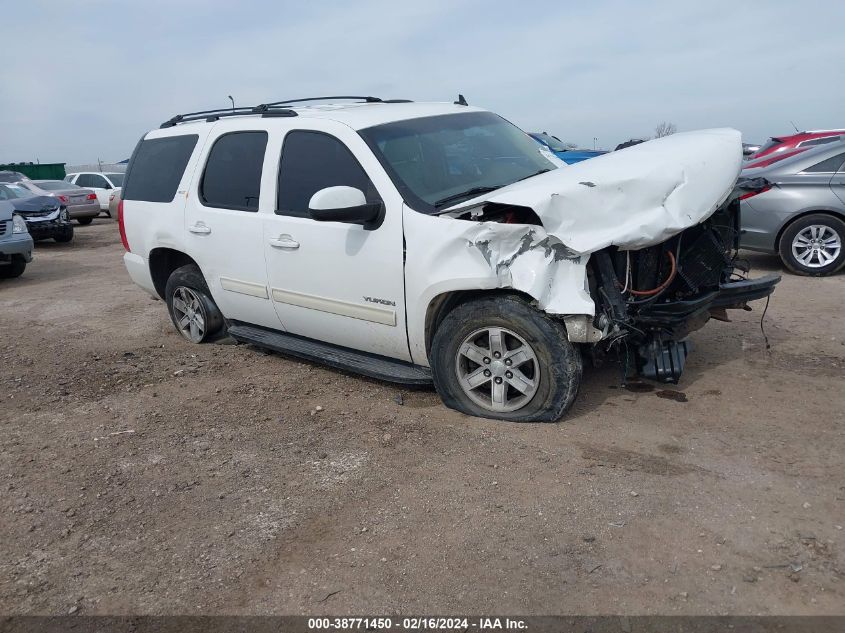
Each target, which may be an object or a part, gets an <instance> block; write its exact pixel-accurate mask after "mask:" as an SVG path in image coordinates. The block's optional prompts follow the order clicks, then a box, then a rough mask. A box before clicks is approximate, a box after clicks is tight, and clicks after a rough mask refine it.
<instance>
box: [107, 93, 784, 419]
mask: <svg viewBox="0 0 845 633" xmlns="http://www.w3.org/2000/svg"><path fill="white" fill-rule="evenodd" d="M338 99H341V98H338ZM342 99H349V98H348V97H344V98H342ZM741 161H742V150H741V145H740V135H739V132H737V131H735V130H707V131H702V132H698V133H683V134H675V135H672V136H669V137H667V138H662V139H658V140H654V141H650V142H648V143H643V144H642V145H639V146H636V147H631V148H628V149H626V150H625V151H621V152H613V153H609V154H606V155H604V156H599V157H598V158H595V159H592V160H589V161H585V162H582V163H579V164H576V165H571V166H568V167H560V166H559V165H557V164H556V163H553V162H552V161H551V160H550V159H549V158H547V157H545V156H544V155H543V154H542V153H541V152H538V151H537V148H536V145H535V142H534V141H533V140H531V139H530V138H528V137H527V136H526V135H525V134H524V133H523V132H522V131H521V130H519V129H518V128H516V127H515V126H513V125H512V124H510V123H508V122H507V121H505V120H504V119H502V118H500V117H498V116H497V115H495V114H493V113H492V112H488V111H485V110H482V109H479V108H474V107H469V106H466V105H461V104H460V103H459V104H455V105H453V104H444V103H411V102H402V103H396V102H394V103H384V102H381V101H380V100H378V99H375V98H373V97H368V98H366V103H358V102H356V103H354V104H353V105H352V106H351V107H350V106H345V105H340V104H338V105H336V106H333V107H331V108H325V107H323V106H307V107H294V106H293V105H292V103H291V102H281V103H279V104H268V105H262V106H258V107H256V108H254V109H253V108H242V109H235V110H225V111H224V110H221V111H219V112H212V113H208V112H205V113H201V114H193V115H178V116H176V117H174V118H172V119H170V120H168V121H166V122H165V123H164V124H162V126H161V129H157V130H153V131H151V132H149V133H147V134H145V135H144V136H143V138H142V139H141V141H140V142H139V144H138V146H137V147H136V149H135V151H134V153H133V155H132V158H131V160H130V164H129V169H128V172H127V176H126V182H125V186H124V189H123V192H122V194H123V200H122V201H121V203H120V205H119V211H118V218H119V220H118V223H119V229H120V234H121V239H122V241H123V245H124V247H125V248H126V253H125V255H124V262H125V264H126V268H127V270H128V272H129V274H130V276H131V278H132V279H133V280H134V281H135V282H136V283H137V284H138V285H139V286H141V287H142V288H143V289H144V290H146V291H147V292H149V293H150V294H152V295H153V296H156V297H160V298H162V299H164V300H165V302H166V305H167V309H168V311H169V313H170V317H171V319H172V321H173V324H174V326H175V328H176V330H177V331H178V332H179V333H180V334H181V335H182V336H183V337H184V338H185V339H187V340H188V341H191V342H193V343H203V342H205V341H209V340H212V339H214V338H215V337H218V336H221V335H222V334H223V333H224V332H228V334H229V335H230V336H232V337H233V338H234V339H236V340H237V341H241V342H249V343H253V344H255V345H259V346H263V347H267V348H270V349H273V350H277V351H280V352H283V353H286V354H289V355H293V356H298V357H304V358H309V359H313V360H318V361H321V362H323V363H326V364H328V365H331V366H335V367H341V368H344V369H347V370H351V371H356V372H359V373H362V374H365V375H368V376H371V377H376V378H379V379H384V380H389V381H394V382H399V383H406V384H427V383H430V382H432V381H433V383H434V385H435V386H436V388H437V391H438V393H439V394H440V395H441V397H442V399H443V401H444V403H445V404H446V405H447V406H449V407H452V408H455V409H457V410H459V411H462V412H464V413H467V414H470V415H478V416H486V417H492V418H498V419H504V420H514V421H553V420H558V419H559V418H560V417H561V416H562V415H563V414H564V412H565V411H566V410H567V409H568V408H569V407H570V406H571V405H572V403H573V401H574V400H575V397H576V394H577V393H578V387H579V383H580V379H581V367H582V361H581V353H582V352H581V350H582V349H583V350H585V352H588V353H590V354H591V355H592V354H596V355H601V354H602V353H607V352H611V353H615V352H616V351H617V350H620V349H621V350H623V351H620V356H624V357H626V358H628V359H629V362H628V363H626V366H625V369H626V371H627V372H628V373H629V375H633V374H636V373H638V374H640V375H643V376H646V377H650V378H653V379H656V380H659V381H662V382H675V381H677V380H678V379H679V377H680V373H681V370H682V368H683V365H684V361H685V358H686V355H687V351H688V347H687V343H686V342H685V340H684V339H685V338H686V336H687V335H688V333H689V332H690V331H693V330H695V329H697V328H699V327H701V326H703V325H704V323H705V322H706V321H707V320H708V318H709V315H710V310H717V311H718V312H721V310H722V309H723V308H739V307H745V306H746V304H747V302H748V301H751V300H754V299H759V298H761V297H765V296H767V295H768V294H770V293H771V292H772V290H773V288H774V285H775V284H776V283H777V282H778V281H779V279H780V278H779V277H778V276H776V275H772V276H768V277H764V278H761V279H751V280H735V279H734V278H733V276H732V273H733V261H734V259H733V255H734V251H735V248H736V246H737V245H738V244H737V236H738V233H739V226H738V216H737V210H738V207H739V203H738V201H737V199H736V197H735V196H733V195H729V192H731V190H732V187H733V185H734V183H735V181H736V178H737V175H738V173H739V170H740V164H741ZM620 346H621V348H620Z"/></svg>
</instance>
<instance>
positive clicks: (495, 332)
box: [455, 327, 540, 413]
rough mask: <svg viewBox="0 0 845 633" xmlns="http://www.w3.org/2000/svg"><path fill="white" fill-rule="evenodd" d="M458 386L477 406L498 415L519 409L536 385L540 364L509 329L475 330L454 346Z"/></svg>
mask: <svg viewBox="0 0 845 633" xmlns="http://www.w3.org/2000/svg"><path fill="white" fill-rule="evenodd" d="M455 365H456V370H457V377H458V384H459V385H460V386H461V389H462V390H463V392H464V393H465V394H466V395H467V396H468V397H469V398H470V399H471V400H472V401H473V402H475V403H476V404H478V405H479V406H480V407H483V408H485V409H488V410H490V411H496V412H499V413H504V412H510V411H516V410H518V409H521V408H522V407H524V406H525V405H527V404H528V403H529V402H531V399H532V398H533V397H534V394H535V393H536V392H537V387H538V386H539V384H540V363H539V361H538V360H537V355H536V354H535V353H534V350H533V349H532V348H531V346H530V345H529V344H528V342H527V341H526V340H525V339H524V338H522V337H521V336H519V335H518V334H516V333H515V332H512V331H511V330H508V329H506V328H501V327H489V328H483V329H480V330H476V331H474V332H473V333H471V334H470V335H469V336H467V337H466V338H465V339H464V340H463V341H462V342H461V344H460V346H459V347H458V352H457V354H456V358H455Z"/></svg>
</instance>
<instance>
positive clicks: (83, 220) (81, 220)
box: [76, 218, 94, 225]
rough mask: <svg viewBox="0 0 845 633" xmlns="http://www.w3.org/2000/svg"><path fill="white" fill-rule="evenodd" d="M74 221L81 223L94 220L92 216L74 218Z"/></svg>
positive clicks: (84, 223) (89, 222)
mask: <svg viewBox="0 0 845 633" xmlns="http://www.w3.org/2000/svg"><path fill="white" fill-rule="evenodd" d="M76 221H77V222H79V223H80V224H82V225H86V224H91V222H93V221H94V218H76Z"/></svg>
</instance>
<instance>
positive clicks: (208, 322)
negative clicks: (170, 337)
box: [164, 264, 223, 343]
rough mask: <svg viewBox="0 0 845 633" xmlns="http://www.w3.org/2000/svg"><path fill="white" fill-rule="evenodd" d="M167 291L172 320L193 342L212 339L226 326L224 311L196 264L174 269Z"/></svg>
mask: <svg viewBox="0 0 845 633" xmlns="http://www.w3.org/2000/svg"><path fill="white" fill-rule="evenodd" d="M164 293H165V297H166V299H167V310H168V312H170V320H171V321H173V325H174V326H175V327H176V330H177V331H178V332H179V334H181V335H182V336H184V337H185V338H186V339H188V340H189V341H190V342H191V343H205V342H207V341H210V340H212V339H213V338H214V337H215V336H216V335H217V334H218V333H219V332H220V330H221V329H222V328H223V315H222V314H221V313H220V310H219V309H218V307H217V304H216V303H214V300H213V299H212V298H211V293H209V291H208V286H207V285H206V283H205V278H204V277H203V276H202V272H200V269H199V268H198V267H197V266H195V265H193V264H188V265H187V266H182V267H181V268H177V269H176V270H174V271H173V273H171V275H170V277H169V278H168V280H167V286H166V287H165V290H164Z"/></svg>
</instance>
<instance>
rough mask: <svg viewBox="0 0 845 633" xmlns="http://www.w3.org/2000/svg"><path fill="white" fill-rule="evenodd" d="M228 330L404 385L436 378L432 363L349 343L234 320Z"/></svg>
mask: <svg viewBox="0 0 845 633" xmlns="http://www.w3.org/2000/svg"><path fill="white" fill-rule="evenodd" d="M228 333H229V336H231V337H232V338H233V339H235V340H236V341H238V342H240V343H251V344H252V345H257V346H258V347H264V348H267V349H271V350H273V351H275V352H279V353H281V354H286V355H288V356H296V357H297V358H303V359H305V360H311V361H316V362H318V363H322V364H324V365H328V366H330V367H334V368H336V369H343V370H346V371H351V372H354V373H356V374H362V375H364V376H369V377H370V378H376V379H377V380H384V381H387V382H395V383H400V384H403V385H430V384H431V382H432V380H431V370H430V369H429V368H428V367H422V366H420V365H413V364H411V363H405V362H403V361H400V360H395V359H393V358H386V357H384V356H377V355H375V354H368V353H367V352H359V351H358V350H354V349H349V348H348V347H340V346H338V345H332V344H331V343H323V342H320V341H315V340H313V339H307V338H303V337H301V336H296V335H294V334H287V333H285V332H277V331H275V330H268V329H265V328H262V327H258V326H256V325H246V324H243V323H232V324H231V325H230V326H229V330H228Z"/></svg>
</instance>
